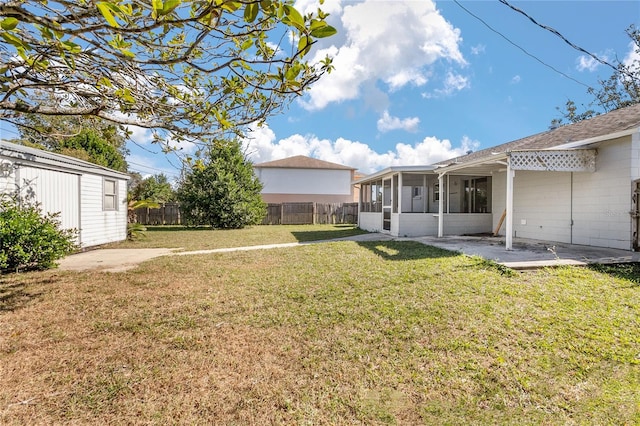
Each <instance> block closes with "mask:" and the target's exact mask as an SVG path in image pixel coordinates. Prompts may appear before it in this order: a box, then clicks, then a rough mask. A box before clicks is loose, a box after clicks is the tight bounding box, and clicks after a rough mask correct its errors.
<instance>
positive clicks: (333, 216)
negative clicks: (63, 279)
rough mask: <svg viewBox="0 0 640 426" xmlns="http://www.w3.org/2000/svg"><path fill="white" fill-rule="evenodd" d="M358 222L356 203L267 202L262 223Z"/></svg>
mask: <svg viewBox="0 0 640 426" xmlns="http://www.w3.org/2000/svg"><path fill="white" fill-rule="evenodd" d="M314 223H321V224H342V223H353V224H355V223H358V203H282V204H268V205H267V215H266V216H265V218H264V219H263V220H262V224H263V225H310V224H314Z"/></svg>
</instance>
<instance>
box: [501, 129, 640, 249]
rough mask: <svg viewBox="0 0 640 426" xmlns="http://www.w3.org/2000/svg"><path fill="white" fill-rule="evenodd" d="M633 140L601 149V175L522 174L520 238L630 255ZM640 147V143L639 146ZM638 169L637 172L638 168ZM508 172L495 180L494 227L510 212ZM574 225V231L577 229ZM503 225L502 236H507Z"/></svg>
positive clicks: (516, 216) (638, 152)
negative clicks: (507, 191)
mask: <svg viewBox="0 0 640 426" xmlns="http://www.w3.org/2000/svg"><path fill="white" fill-rule="evenodd" d="M630 141H631V137H626V138H621V139H617V140H614V141H610V142H606V143H603V144H601V145H600V146H599V147H598V154H597V156H596V172H595V173H583V172H580V173H577V172H576V173H568V172H528V171H516V173H515V178H514V198H513V200H514V201H513V205H514V212H513V231H514V237H521V238H531V239H537V240H544V241H550V242H562V243H570V244H583V245H592V246H597V247H609V248H619V249H624V250H630V249H631V246H632V241H631V218H630V216H629V211H630V210H631V182H632V181H633V180H634V179H635V178H636V177H634V176H633V173H638V174H640V157H638V158H639V159H638V160H634V157H633V156H634V155H635V156H640V146H639V147H638V148H635V149H634V150H632V149H631V144H630ZM638 145H640V141H639V142H638ZM634 163H635V164H638V166H637V167H635V168H632V165H633V164H634ZM505 200H506V173H505V172H501V173H495V174H494V175H493V199H492V201H493V202H492V208H493V212H494V215H493V225H492V228H493V229H495V227H496V226H497V224H498V221H499V220H500V216H501V215H502V212H503V211H504V208H505V204H506V202H505ZM572 223H573V226H572ZM504 232H505V225H504V224H503V226H502V228H501V230H500V234H501V235H504Z"/></svg>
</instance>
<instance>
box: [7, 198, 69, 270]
mask: <svg viewBox="0 0 640 426" xmlns="http://www.w3.org/2000/svg"><path fill="white" fill-rule="evenodd" d="M58 216H59V213H55V214H51V213H47V214H43V212H42V210H41V209H40V207H39V206H38V205H37V204H31V203H19V202H17V201H15V200H2V201H0V270H15V271H18V270H20V269H47V268H52V267H54V266H56V263H55V261H56V260H58V259H60V258H62V257H64V256H65V255H67V254H69V253H70V252H71V251H73V250H74V249H75V237H76V232H77V231H76V230H73V229H60V221H59V219H58Z"/></svg>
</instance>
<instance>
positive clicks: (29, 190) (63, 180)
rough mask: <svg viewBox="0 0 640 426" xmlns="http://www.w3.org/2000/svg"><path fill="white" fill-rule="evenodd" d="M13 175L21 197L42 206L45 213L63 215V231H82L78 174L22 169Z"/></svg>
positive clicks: (33, 168)
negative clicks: (16, 179) (16, 180)
mask: <svg viewBox="0 0 640 426" xmlns="http://www.w3.org/2000/svg"><path fill="white" fill-rule="evenodd" d="M14 173H15V176H18V179H19V182H16V183H17V184H18V185H19V186H20V194H21V196H22V197H26V198H27V199H32V200H34V201H36V202H38V203H40V206H41V208H42V211H43V212H46V213H60V214H59V216H58V219H59V221H60V226H61V228H63V229H71V228H75V229H80V206H79V199H78V175H77V174H72V173H64V172H60V171H55V170H48V169H40V168H35V167H29V166H21V167H20V169H19V170H18V171H15V172H14Z"/></svg>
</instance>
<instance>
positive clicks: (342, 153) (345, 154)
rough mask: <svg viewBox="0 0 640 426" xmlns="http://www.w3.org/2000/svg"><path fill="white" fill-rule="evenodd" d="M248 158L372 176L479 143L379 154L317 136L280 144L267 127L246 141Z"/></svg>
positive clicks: (424, 144) (429, 144)
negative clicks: (327, 165)
mask: <svg viewBox="0 0 640 426" xmlns="http://www.w3.org/2000/svg"><path fill="white" fill-rule="evenodd" d="M243 144H244V149H245V152H246V153H247V156H248V157H249V158H250V159H251V160H252V161H253V162H254V163H262V162H265V161H271V160H279V159H281V158H285V157H290V156H293V155H306V156H309V157H314V158H318V159H320V160H325V161H331V162H333V163H339V164H344V165H348V166H351V167H355V168H357V169H358V170H359V171H360V172H362V173H373V172H375V171H378V170H381V169H384V168H386V167H390V166H407V165H426V164H433V163H437V162H439V161H442V160H446V159H449V158H454V157H458V156H460V155H464V154H465V153H466V152H467V151H469V150H476V149H478V147H479V146H480V143H479V142H477V141H474V140H471V139H469V138H468V137H466V136H465V137H464V138H463V140H462V141H461V142H460V145H459V146H457V147H454V146H453V145H452V144H451V142H450V141H449V140H448V139H442V140H441V139H438V138H436V137H433V136H430V137H426V138H424V139H423V140H422V141H421V142H418V143H416V144H414V145H411V144H406V143H398V144H396V146H395V147H394V149H393V150H389V151H387V152H383V153H378V152H375V151H374V150H373V149H371V147H370V146H369V145H367V144H365V143H363V142H360V141H351V140H348V139H344V138H338V139H336V140H335V141H331V140H328V139H319V138H318V137H317V136H315V135H312V134H310V135H299V134H295V135H292V136H289V137H287V138H285V139H280V140H277V138H276V136H275V134H274V133H273V131H272V130H271V129H269V128H268V126H266V125H264V126H262V127H261V128H257V127H255V126H254V128H253V132H251V136H250V138H247V139H245V140H244V141H243Z"/></svg>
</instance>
